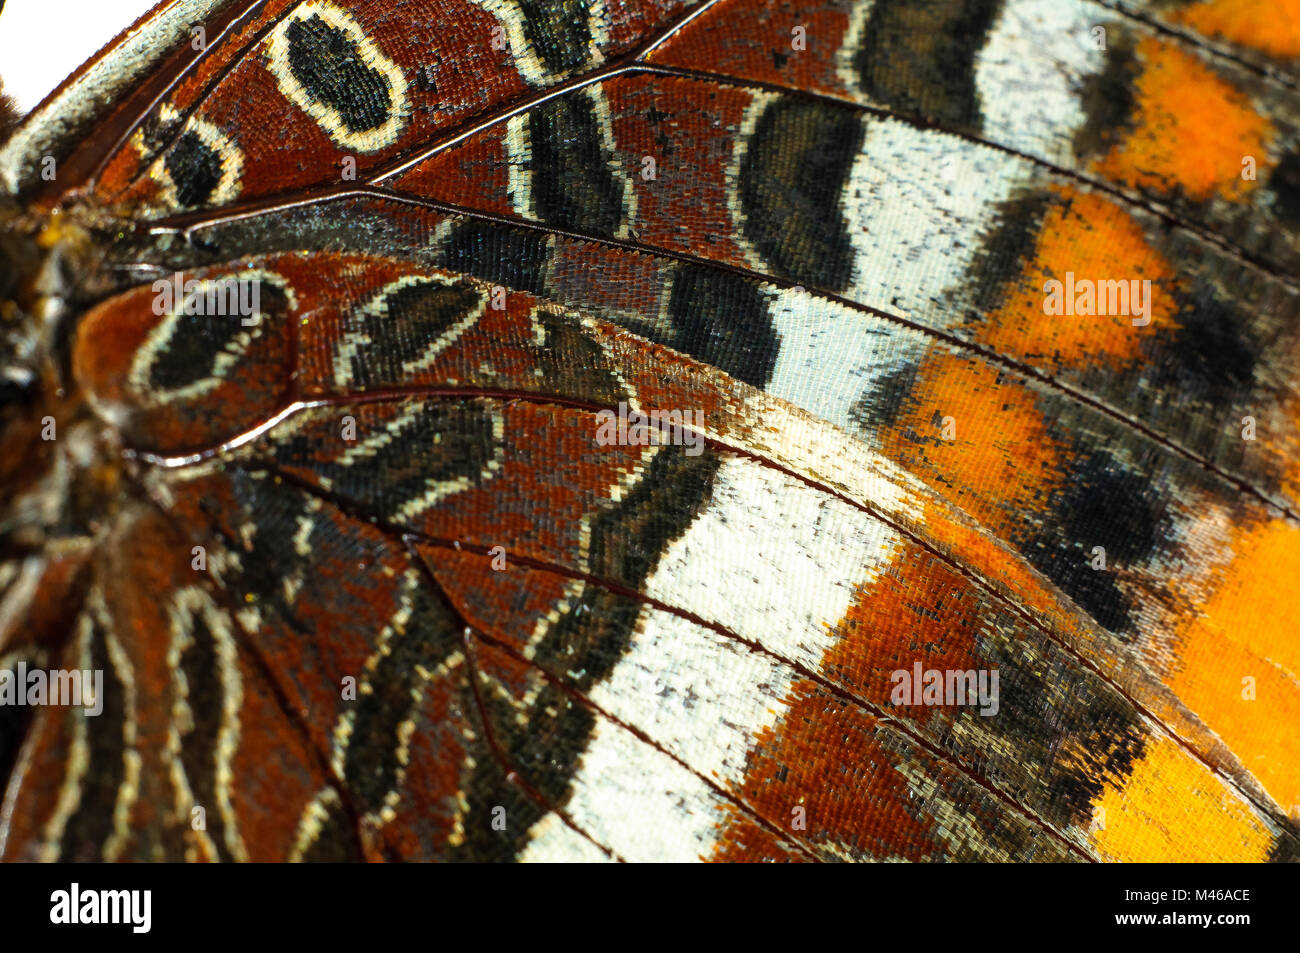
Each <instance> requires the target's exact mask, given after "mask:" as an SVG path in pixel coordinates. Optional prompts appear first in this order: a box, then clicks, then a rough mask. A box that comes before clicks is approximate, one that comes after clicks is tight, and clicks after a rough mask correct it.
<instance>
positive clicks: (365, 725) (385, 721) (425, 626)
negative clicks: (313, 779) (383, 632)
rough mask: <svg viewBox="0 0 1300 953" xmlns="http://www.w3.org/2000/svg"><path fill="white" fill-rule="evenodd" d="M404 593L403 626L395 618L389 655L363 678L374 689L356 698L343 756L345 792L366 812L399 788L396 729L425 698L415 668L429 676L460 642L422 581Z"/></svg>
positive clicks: (444, 608)
mask: <svg viewBox="0 0 1300 953" xmlns="http://www.w3.org/2000/svg"><path fill="white" fill-rule="evenodd" d="M405 591H406V592H407V593H409V598H410V600H411V602H410V609H411V612H410V617H409V618H407V619H406V620H405V622H402V623H401V624H397V622H396V620H394V623H393V628H394V631H393V632H391V633H390V635H389V639H388V649H389V651H388V652H387V653H385V654H382V655H381V656H380V658H379V663H378V665H376V667H375V670H374V672H373V674H372V675H370V677H369V678H368V679H367V683H368V684H369V685H370V686H371V688H372V691H370V692H363V693H362V694H360V695H359V696H358V699H357V703H356V708H355V713H354V716H353V720H352V734H351V736H350V738H349V741H348V747H347V752H346V754H345V756H344V767H343V778H344V781H345V783H346V784H347V786H348V790H349V791H351V792H352V794H353V795H354V796H355V797H356V799H357V801H358V802H359V803H360V805H361V806H362V807H363V808H364V809H365V810H366V811H367V812H370V813H376V812H378V811H379V810H380V809H381V808H382V807H383V806H384V799H385V797H386V796H387V794H388V793H389V792H390V791H393V790H396V789H397V788H398V787H399V771H400V769H401V763H400V761H399V759H398V750H399V747H400V737H399V729H400V727H401V725H402V723H403V722H405V721H407V720H409V719H412V718H414V717H415V715H416V713H417V712H418V710H419V708H420V705H421V701H422V698H423V694H424V679H423V678H422V677H421V675H420V673H419V671H418V668H419V667H423V668H424V669H425V670H426V671H430V672H432V671H433V670H435V669H436V668H438V666H440V665H442V664H443V663H444V662H445V661H446V660H447V658H448V657H449V656H450V655H451V654H452V653H453V652H455V651H456V650H457V649H458V648H459V647H460V644H461V641H460V626H459V625H458V623H457V620H456V618H455V617H454V615H453V614H452V612H451V611H450V609H449V608H448V607H447V606H445V605H443V604H442V603H441V602H440V601H437V600H435V599H434V598H433V597H432V595H431V593H430V591H429V587H428V586H427V585H426V584H425V583H424V580H423V578H420V580H419V582H418V583H417V584H415V585H414V586H412V587H410V588H409V589H407V590H405Z"/></svg>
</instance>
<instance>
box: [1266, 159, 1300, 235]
mask: <svg viewBox="0 0 1300 953" xmlns="http://www.w3.org/2000/svg"><path fill="white" fill-rule="evenodd" d="M1268 187H1269V190H1270V191H1271V192H1272V193H1273V205H1274V208H1276V209H1277V216H1278V218H1280V219H1282V220H1283V221H1284V222H1286V224H1287V225H1288V226H1290V227H1291V228H1292V229H1295V230H1297V231H1300V148H1296V149H1292V150H1291V151H1290V152H1288V153H1287V154H1286V155H1284V156H1282V159H1281V160H1280V161H1279V162H1278V164H1277V166H1276V167H1274V169H1273V174H1272V175H1270V176H1269V178H1268Z"/></svg>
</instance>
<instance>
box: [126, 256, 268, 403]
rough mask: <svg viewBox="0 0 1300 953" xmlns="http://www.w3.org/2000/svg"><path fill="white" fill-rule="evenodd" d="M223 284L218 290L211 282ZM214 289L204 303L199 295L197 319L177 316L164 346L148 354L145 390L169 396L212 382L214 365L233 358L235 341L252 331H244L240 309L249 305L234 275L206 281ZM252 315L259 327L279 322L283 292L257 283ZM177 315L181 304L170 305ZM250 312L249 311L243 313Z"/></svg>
mask: <svg viewBox="0 0 1300 953" xmlns="http://www.w3.org/2000/svg"><path fill="white" fill-rule="evenodd" d="M218 281H221V282H228V284H222V285H218V284H216V282H218ZM212 282H213V284H212V285H211V286H210V287H212V288H214V289H216V290H215V291H214V295H213V297H211V298H209V297H208V296H207V294H206V290H205V291H201V292H197V293H196V300H197V298H198V296H199V295H202V302H203V303H202V304H201V305H200V306H199V310H200V311H203V312H204V313H203V314H177V315H176V325H175V327H174V329H173V331H172V334H171V337H170V338H168V340H167V342H166V344H165V346H163V347H162V348H161V349H159V350H158V352H157V353H156V354H155V355H154V359H153V363H151V364H150V365H149V378H148V379H149V386H150V387H151V388H152V389H154V390H158V391H172V390H176V389H179V388H182V387H186V386H188V385H190V384H194V383H197V382H199V381H202V380H206V379H209V378H212V377H218V376H222V375H220V374H218V372H217V361H218V359H219V358H220V357H221V355H222V354H236V355H237V354H238V353H239V347H240V343H239V340H240V336H241V335H243V334H252V333H254V332H255V331H256V328H255V327H245V326H244V323H243V316H244V313H245V312H244V311H243V310H241V307H240V306H241V304H242V303H244V302H247V303H249V304H251V303H252V301H253V296H252V289H251V288H250V287H249V286H248V284H247V283H246V282H245V281H243V280H240V279H238V278H237V277H236V276H227V277H224V278H216V279H212ZM257 299H258V300H257V305H258V313H260V314H261V315H262V317H261V319H260V321H261V323H262V324H266V323H269V322H270V321H272V320H274V319H275V318H277V317H278V318H280V319H283V317H284V315H286V314H287V313H288V310H289V299H288V297H287V296H286V295H285V292H284V289H283V288H279V287H277V286H276V285H273V284H271V283H270V282H268V281H261V282H260V283H259V285H258V287H257ZM173 304H174V306H175V309H176V310H177V311H179V310H180V309H181V308H182V307H183V306H184V305H185V302H183V301H177V302H173ZM247 310H248V311H250V312H251V308H249V309H247Z"/></svg>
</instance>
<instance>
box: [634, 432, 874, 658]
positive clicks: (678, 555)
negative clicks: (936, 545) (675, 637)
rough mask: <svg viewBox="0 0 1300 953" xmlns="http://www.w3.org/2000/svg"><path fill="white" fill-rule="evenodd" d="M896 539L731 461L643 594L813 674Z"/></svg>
mask: <svg viewBox="0 0 1300 953" xmlns="http://www.w3.org/2000/svg"><path fill="white" fill-rule="evenodd" d="M898 542H899V538H898V536H897V534H896V533H895V532H894V531H893V530H892V529H891V528H889V527H888V526H886V525H885V524H883V523H880V522H878V521H876V520H873V519H871V518H870V517H868V516H866V515H865V514H864V513H862V511H860V510H858V509H856V508H854V507H851V506H850V505H848V504H847V503H845V502H843V501H841V500H839V499H836V498H835V497H832V496H829V495H827V494H826V493H823V492H821V491H819V490H815V489H813V488H811V487H809V486H808V485H807V484H805V483H803V482H801V481H799V480H796V479H794V478H793V477H789V476H786V475H785V474H783V473H780V472H778V471H775V470H772V469H771V468H768V467H764V466H762V465H760V464H758V463H756V462H754V461H751V460H748V459H745V458H731V459H728V460H727V461H726V462H725V463H724V464H723V465H722V467H721V468H720V469H719V471H718V474H717V476H716V478H715V480H714V489H713V497H712V499H711V500H710V501H709V504H708V506H707V508H706V509H705V511H704V512H703V513H702V514H701V515H700V516H699V517H698V518H697V519H696V520H695V522H694V523H692V524H691V526H690V528H689V529H688V530H687V531H686V533H685V534H683V535H682V536H681V537H680V538H679V539H677V540H675V541H674V542H673V543H672V545H671V546H669V548H668V551H667V553H665V555H664V557H663V558H662V559H661V560H660V561H659V565H658V566H657V567H656V569H655V572H654V573H653V575H651V577H650V578H649V579H648V580H647V581H646V587H645V591H646V593H647V594H648V595H650V596H652V597H653V598H655V599H658V600H660V601H662V602H665V603H667V604H669V605H672V606H676V607H678V608H681V609H684V610H686V611H688V612H691V613H694V614H695V615H697V616H700V617H702V618H704V619H707V620H709V621H712V622H716V623H719V624H721V625H723V626H726V627H727V628H728V629H730V630H732V631H733V632H736V633H738V634H740V635H743V636H744V637H746V638H749V639H752V640H754V641H756V642H758V643H760V644H761V645H763V646H765V647H767V648H768V649H770V650H771V651H773V652H774V653H775V654H777V655H778V656H780V657H782V658H788V659H794V660H798V661H799V662H801V663H803V664H805V665H807V666H809V667H810V668H814V669H815V668H816V666H817V665H818V664H819V663H820V661H821V657H822V653H823V652H825V651H826V649H828V648H829V647H830V646H831V644H832V643H833V641H834V640H833V639H832V637H831V628H832V627H833V626H835V625H836V624H837V623H838V622H839V621H840V620H841V619H842V618H843V616H844V613H845V611H846V610H847V609H848V607H849V604H850V602H851V600H852V599H853V596H854V588H855V586H856V585H859V584H865V583H868V582H869V581H871V580H872V579H874V578H875V577H876V575H877V573H878V571H879V569H880V568H881V567H882V566H883V565H885V563H886V562H887V561H888V559H889V558H890V555H891V553H892V550H893V549H894V547H895V546H896V545H897V544H898Z"/></svg>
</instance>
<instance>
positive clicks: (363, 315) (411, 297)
mask: <svg viewBox="0 0 1300 953" xmlns="http://www.w3.org/2000/svg"><path fill="white" fill-rule="evenodd" d="M482 297H483V295H482V292H480V291H479V290H478V289H476V288H475V287H474V286H473V285H471V284H470V283H469V282H467V281H460V282H456V283H455V284H450V285H447V284H443V283H441V282H438V281H432V280H424V279H422V280H420V281H418V282H415V283H412V284H408V285H405V286H403V287H401V288H397V289H396V290H394V291H392V292H390V293H389V294H388V295H386V296H385V297H384V299H383V301H382V302H379V303H376V304H371V305H368V306H367V308H366V309H365V311H361V310H358V311H355V312H353V313H352V314H351V315H349V316H348V319H347V322H346V325H345V328H344V333H345V335H346V337H344V338H343V339H342V340H341V341H340V346H342V345H343V344H346V343H347V342H348V340H349V339H356V338H360V339H361V340H362V341H364V343H363V344H362V346H361V347H359V348H358V349H357V351H356V353H355V354H353V355H352V358H351V367H350V370H351V377H352V380H353V383H355V385H356V386H357V387H359V388H361V389H365V388H368V387H385V386H389V387H395V386H398V385H400V384H402V383H404V382H405V381H406V380H407V378H408V377H409V376H410V375H409V372H408V371H407V370H406V369H405V368H404V366H403V365H405V364H409V363H411V362H412V361H415V360H416V359H418V358H419V357H420V356H421V355H422V354H424V353H426V352H428V351H429V350H430V349H431V348H432V347H433V346H434V345H435V344H436V343H437V342H438V340H439V339H440V338H441V337H442V336H443V335H444V334H446V333H447V332H448V331H449V330H450V329H451V328H452V327H454V326H455V325H456V324H457V323H459V322H460V321H463V320H464V319H465V318H467V317H469V316H470V314H472V313H473V311H474V309H475V308H476V307H478V306H479V305H480V303H481V301H482Z"/></svg>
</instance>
